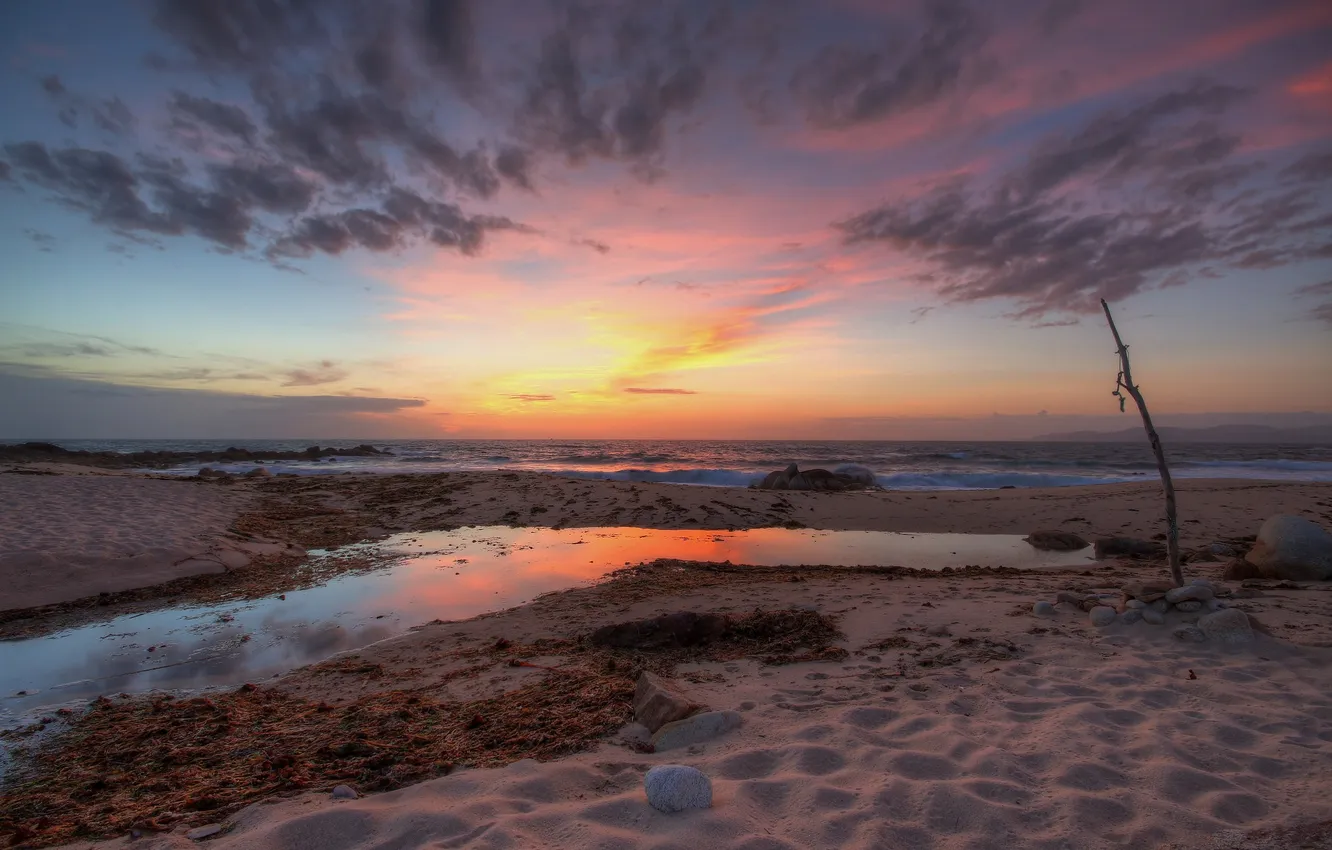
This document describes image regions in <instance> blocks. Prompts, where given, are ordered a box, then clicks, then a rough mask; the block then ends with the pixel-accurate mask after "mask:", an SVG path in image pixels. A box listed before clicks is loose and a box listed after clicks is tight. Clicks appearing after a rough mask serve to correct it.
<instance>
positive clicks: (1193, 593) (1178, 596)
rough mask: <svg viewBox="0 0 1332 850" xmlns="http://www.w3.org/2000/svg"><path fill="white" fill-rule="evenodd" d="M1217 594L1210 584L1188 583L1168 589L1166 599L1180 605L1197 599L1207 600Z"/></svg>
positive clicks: (1172, 603) (1200, 600)
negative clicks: (1213, 591)
mask: <svg viewBox="0 0 1332 850" xmlns="http://www.w3.org/2000/svg"><path fill="white" fill-rule="evenodd" d="M1215 595H1216V594H1214V593H1212V586H1211V585H1210V584H1186V585H1184V586H1183V587H1175V588H1172V589H1170V590H1168V591H1166V595H1165V600H1166V601H1167V602H1169V603H1170V604H1171V605H1179V603H1181V602H1188V601H1189V600H1197V601H1199V602H1206V601H1207V600H1209V599H1211V598H1212V597H1213V596H1215Z"/></svg>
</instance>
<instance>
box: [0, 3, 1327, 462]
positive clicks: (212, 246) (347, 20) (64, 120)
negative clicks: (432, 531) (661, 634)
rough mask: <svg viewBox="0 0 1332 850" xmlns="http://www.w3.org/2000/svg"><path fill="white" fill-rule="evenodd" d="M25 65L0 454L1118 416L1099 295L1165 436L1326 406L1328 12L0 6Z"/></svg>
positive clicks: (1, 320) (941, 427) (931, 431)
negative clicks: (1182, 427)
mask: <svg viewBox="0 0 1332 850" xmlns="http://www.w3.org/2000/svg"><path fill="white" fill-rule="evenodd" d="M0 58H2V59H3V62H4V74H3V77H2V78H0V112H2V114H3V115H4V116H5V120H4V122H3V125H0V253H2V254H3V256H4V257H5V262H4V266H3V269H4V270H3V275H0V398H5V399H8V400H9V403H3V404H0V437H31V438H40V437H49V438H58V437H102V436H107V437H112V436H116V437H191V436H193V437H223V438H225V437H262V436H274V437H283V436H292V437H297V436H301V437H304V436H308V437H323V438H330V437H365V438H388V437H395V436H401V437H409V436H412V437H432V436H438V437H449V436H456V437H632V436H641V437H665V438H669V437H755V438H783V437H792V438H877V437H881V438H920V439H928V438H932V437H941V438H968V437H987V436H988V437H996V436H998V437H1024V436H1031V435H1032V434H1037V433H1043V432H1048V431H1054V430H1074V429H1077V428H1083V427H1097V428H1116V427H1117V428H1124V427H1130V426H1132V425H1133V424H1134V422H1133V420H1131V419H1128V418H1122V417H1119V416H1118V412H1117V408H1116V406H1115V401H1114V399H1112V398H1111V397H1110V391H1111V389H1113V386H1114V378H1115V372H1116V371H1117V369H1116V363H1115V356H1114V346H1113V343H1112V341H1111V339H1110V336H1109V333H1108V330H1107V329H1106V327H1105V323H1104V319H1103V317H1102V316H1101V315H1100V312H1099V310H1100V308H1099V303H1098V299H1100V298H1103V297H1104V298H1107V299H1108V300H1109V301H1110V303H1111V305H1112V307H1113V308H1114V310H1115V316H1116V320H1117V322H1118V323H1119V325H1120V329H1121V331H1122V332H1123V333H1124V334H1125V336H1126V338H1127V340H1128V342H1129V343H1130V344H1131V345H1132V352H1133V355H1134V369H1135V373H1136V377H1137V378H1138V381H1139V383H1140V384H1141V385H1142V386H1143V389H1144V391H1145V392H1146V393H1147V395H1148V399H1149V401H1151V402H1152V404H1153V407H1154V409H1155V410H1156V411H1158V412H1159V413H1160V414H1162V415H1163V416H1165V417H1167V419H1169V417H1171V416H1172V415H1173V416H1174V420H1173V421H1177V422H1180V423H1181V424H1189V423H1198V424H1207V423H1210V422H1216V421H1232V420H1233V421H1241V420H1245V419H1247V421H1263V416H1262V415H1261V414H1269V413H1280V414H1293V413H1298V412H1300V411H1311V412H1314V413H1318V414H1332V4H1329V3H1327V2H1325V1H1322V2H1320V0H1311V2H1234V1H1233V0H1179V2H1172V3H1160V2H1145V0H1126V2H1113V3H1111V2H1092V1H1091V0H1033V2H1005V3H1002V4H998V3H981V2H972V3H966V2H961V0H927V2H917V1H916V0H908V1H907V2H896V0H882V1H880V0H840V2H821V3H815V2H788V1H787V0H753V2H743V0H734V1H733V2H722V1H721V0H698V2H683V0H682V1H681V2H671V1H670V0H667V2H628V0H626V2H620V3H615V2H583V3H572V2H570V3H564V2H547V0H486V2H476V3H470V4H469V3H467V2H459V0H403V2H374V3H371V2H362V0H229V2H225V3H223V2H208V0H156V1H155V0H105V2H97V1H96V0H83V1H82V2H79V1H78V0H8V2H5V3H3V4H0ZM1202 414H1226V415H1225V416H1217V415H1202ZM1288 419H1290V417H1273V418H1272V419H1271V421H1273V422H1275V423H1277V424H1281V423H1283V422H1285V421H1286V420H1288ZM1292 421H1293V420H1292Z"/></svg>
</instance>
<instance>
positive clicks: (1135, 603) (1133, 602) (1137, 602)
mask: <svg viewBox="0 0 1332 850" xmlns="http://www.w3.org/2000/svg"><path fill="white" fill-rule="evenodd" d="M1124 607H1125V608H1146V607H1147V603H1146V602H1143V601H1142V600H1141V599H1130V600H1129V601H1127V602H1125V603H1124Z"/></svg>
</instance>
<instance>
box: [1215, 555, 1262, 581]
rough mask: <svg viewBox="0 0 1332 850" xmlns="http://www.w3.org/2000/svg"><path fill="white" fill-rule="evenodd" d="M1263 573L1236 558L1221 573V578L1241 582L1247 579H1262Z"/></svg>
mask: <svg viewBox="0 0 1332 850" xmlns="http://www.w3.org/2000/svg"><path fill="white" fill-rule="evenodd" d="M1262 577H1263V571H1262V570H1260V569H1258V568H1257V567H1255V566H1254V565H1253V564H1250V563H1249V562H1248V561H1245V560H1242V559H1240V558H1236V559H1235V560H1233V561H1231V562H1230V563H1229V564H1226V568H1225V570H1224V571H1222V573H1221V578H1223V579H1226V580H1228V581H1243V580H1244V579H1249V578H1262Z"/></svg>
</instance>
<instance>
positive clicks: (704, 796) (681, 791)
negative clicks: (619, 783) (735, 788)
mask: <svg viewBox="0 0 1332 850" xmlns="http://www.w3.org/2000/svg"><path fill="white" fill-rule="evenodd" d="M643 790H644V791H646V792H647V800H648V804H649V805H651V806H652V808H654V809H656V810H657V811H659V812H665V813H667V814H671V813H673V812H683V811H687V810H689V809H710V808H712V781H711V780H710V779H708V777H707V776H705V775H704V774H703V772H702V771H700V770H698V769H697V768H693V767H688V766H687V765H683V764H660V765H657V766H656V767H654V768H652V769H651V770H649V771H648V772H647V776H645V777H643Z"/></svg>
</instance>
